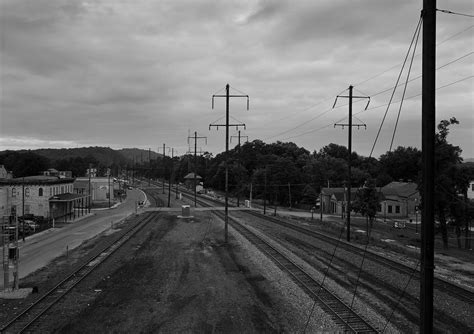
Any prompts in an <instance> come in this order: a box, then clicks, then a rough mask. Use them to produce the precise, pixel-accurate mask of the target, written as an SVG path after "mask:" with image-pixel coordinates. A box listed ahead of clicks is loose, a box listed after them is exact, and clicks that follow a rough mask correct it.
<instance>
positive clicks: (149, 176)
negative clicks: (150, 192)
mask: <svg viewBox="0 0 474 334" xmlns="http://www.w3.org/2000/svg"><path fill="white" fill-rule="evenodd" d="M150 179H151V148H148V186H150Z"/></svg>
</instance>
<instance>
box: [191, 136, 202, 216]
mask: <svg viewBox="0 0 474 334" xmlns="http://www.w3.org/2000/svg"><path fill="white" fill-rule="evenodd" d="M189 139H194V182H193V183H194V207H197V191H196V185H197V142H198V140H199V139H205V140H206V144H207V137H203V136H198V135H197V132H196V131H194V136H193V137H190V136H188V144H189Z"/></svg>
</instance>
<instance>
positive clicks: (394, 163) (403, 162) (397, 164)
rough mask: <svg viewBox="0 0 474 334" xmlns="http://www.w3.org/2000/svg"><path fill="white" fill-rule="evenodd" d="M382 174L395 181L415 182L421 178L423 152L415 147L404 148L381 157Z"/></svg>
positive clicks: (400, 147) (398, 148)
mask: <svg viewBox="0 0 474 334" xmlns="http://www.w3.org/2000/svg"><path fill="white" fill-rule="evenodd" d="M379 161H380V165H381V166H380V174H382V175H388V176H390V178H391V179H392V180H395V181H402V180H403V181H406V182H407V181H412V182H415V181H416V180H417V179H418V178H419V176H418V172H419V170H420V165H421V151H419V150H418V149H417V148H414V147H402V146H399V147H397V149H395V150H394V151H391V152H387V153H385V154H382V155H381V156H380V159H379Z"/></svg>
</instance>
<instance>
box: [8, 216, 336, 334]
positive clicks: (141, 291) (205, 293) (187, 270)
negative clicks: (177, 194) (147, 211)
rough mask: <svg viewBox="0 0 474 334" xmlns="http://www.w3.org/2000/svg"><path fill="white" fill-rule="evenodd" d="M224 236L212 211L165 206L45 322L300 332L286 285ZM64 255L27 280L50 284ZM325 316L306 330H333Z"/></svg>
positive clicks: (108, 328) (46, 326) (100, 327)
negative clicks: (185, 216) (192, 213)
mask: <svg viewBox="0 0 474 334" xmlns="http://www.w3.org/2000/svg"><path fill="white" fill-rule="evenodd" d="M97 240H100V238H98V239H97ZM97 240H96V241H97ZM222 240H223V229H222V223H221V222H217V221H215V220H214V219H213V218H212V217H211V216H209V214H208V213H197V217H196V218H195V219H192V220H181V219H178V218H177V217H176V213H171V212H170V213H163V214H162V216H161V218H160V219H159V220H157V221H156V222H153V223H152V224H150V225H148V226H147V227H146V228H145V229H144V230H142V231H141V232H140V233H139V235H137V236H136V237H134V238H132V240H130V242H128V243H127V245H126V246H124V247H123V248H121V249H120V250H119V251H118V252H117V253H115V254H114V255H113V258H112V259H109V260H107V262H106V263H104V264H103V265H102V266H101V268H100V269H99V270H98V271H95V272H94V273H93V274H92V275H90V276H89V277H88V278H87V279H86V280H85V281H84V282H83V283H81V284H80V286H79V287H78V288H76V289H74V291H73V292H72V293H71V294H70V295H68V297H67V298H66V299H65V300H64V301H63V302H61V304H60V305H58V306H57V307H55V308H54V309H53V310H52V311H51V312H49V314H48V316H47V318H46V319H45V320H44V321H43V322H42V324H41V329H42V330H43V331H45V332H58V333H79V332H80V333H91V332H94V333H131V332H133V333H262V332H263V333H281V332H290V333H291V332H302V330H303V328H304V326H305V322H306V320H307V318H306V317H304V316H300V314H301V310H300V309H299V307H300V306H298V305H295V303H294V300H288V298H286V297H285V293H282V292H281V290H280V289H281V286H277V284H274V283H273V282H270V281H268V280H267V278H266V277H265V274H266V273H265V271H266V270H265V269H264V268H261V266H260V265H258V264H256V263H255V261H253V260H252V258H253V255H252V251H251V250H249V249H245V248H243V247H242V246H241V244H239V242H238V241H237V240H236V239H234V238H233V237H232V235H230V238H229V244H228V245H225V244H223V243H222ZM91 247H93V243H92V242H89V243H87V244H85V245H84V247H81V248H80V249H78V250H77V251H75V252H74V253H75V254H70V255H69V261H68V262H72V261H71V259H72V258H73V257H75V256H76V257H78V258H79V257H80V254H81V253H82V254H84V252H86V250H87V249H90V248H91ZM64 262H65V259H64V258H58V259H57V260H55V261H54V263H52V264H51V265H49V266H48V267H47V268H44V269H43V270H41V271H38V272H37V273H35V274H33V275H31V277H28V279H27V280H25V284H26V285H31V284H33V283H37V284H39V285H41V284H45V283H44V282H43V281H44V280H45V279H48V278H49V277H54V276H55V275H57V274H56V271H57V270H59V271H60V272H64V271H65V270H66V268H65V267H64ZM273 270H274V269H273ZM280 283H281V282H280ZM45 288H46V286H45V285H43V286H41V287H40V289H45ZM29 298H34V296H30V297H29ZM15 303H17V304H15ZM18 303H22V304H25V303H28V300H24V301H9V305H7V306H8V309H9V311H7V312H6V313H4V316H7V315H8V314H11V312H14V309H15V308H18V307H20V305H18ZM4 305H5V304H4ZM306 311H307V310H306ZM314 314H316V315H317V314H318V313H314ZM323 318H324V319H323ZM322 321H323V323H321V322H318V319H312V321H311V322H310V324H309V327H308V332H315V331H320V330H331V329H332V330H334V329H335V327H334V324H333V323H332V322H331V321H330V320H328V319H326V318H325V317H324V315H322Z"/></svg>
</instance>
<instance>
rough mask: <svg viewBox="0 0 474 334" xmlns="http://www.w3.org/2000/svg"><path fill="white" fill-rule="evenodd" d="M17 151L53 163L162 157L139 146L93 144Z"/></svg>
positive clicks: (104, 162)
mask: <svg viewBox="0 0 474 334" xmlns="http://www.w3.org/2000/svg"><path fill="white" fill-rule="evenodd" d="M7 152H8V151H1V152H0V155H3V154H6V153H7ZM15 152H17V153H20V154H21V153H26V152H31V153H35V154H38V155H40V156H42V157H45V158H47V159H48V160H49V161H50V162H51V163H52V164H53V165H54V164H55V162H57V161H61V160H69V159H74V158H82V159H84V158H87V157H89V158H90V157H93V158H94V159H95V160H97V161H98V162H99V164H100V165H102V166H110V165H112V164H115V165H126V164H128V163H132V162H133V160H134V159H135V161H136V162H137V163H140V162H141V161H143V162H146V161H148V155H150V158H151V159H152V160H154V159H156V158H157V157H161V156H162V154H159V153H156V152H153V151H150V153H148V150H144V149H139V148H123V149H120V150H114V149H111V148H110V147H100V146H91V147H78V148H59V149H54V148H42V149H37V150H18V151H15Z"/></svg>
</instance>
